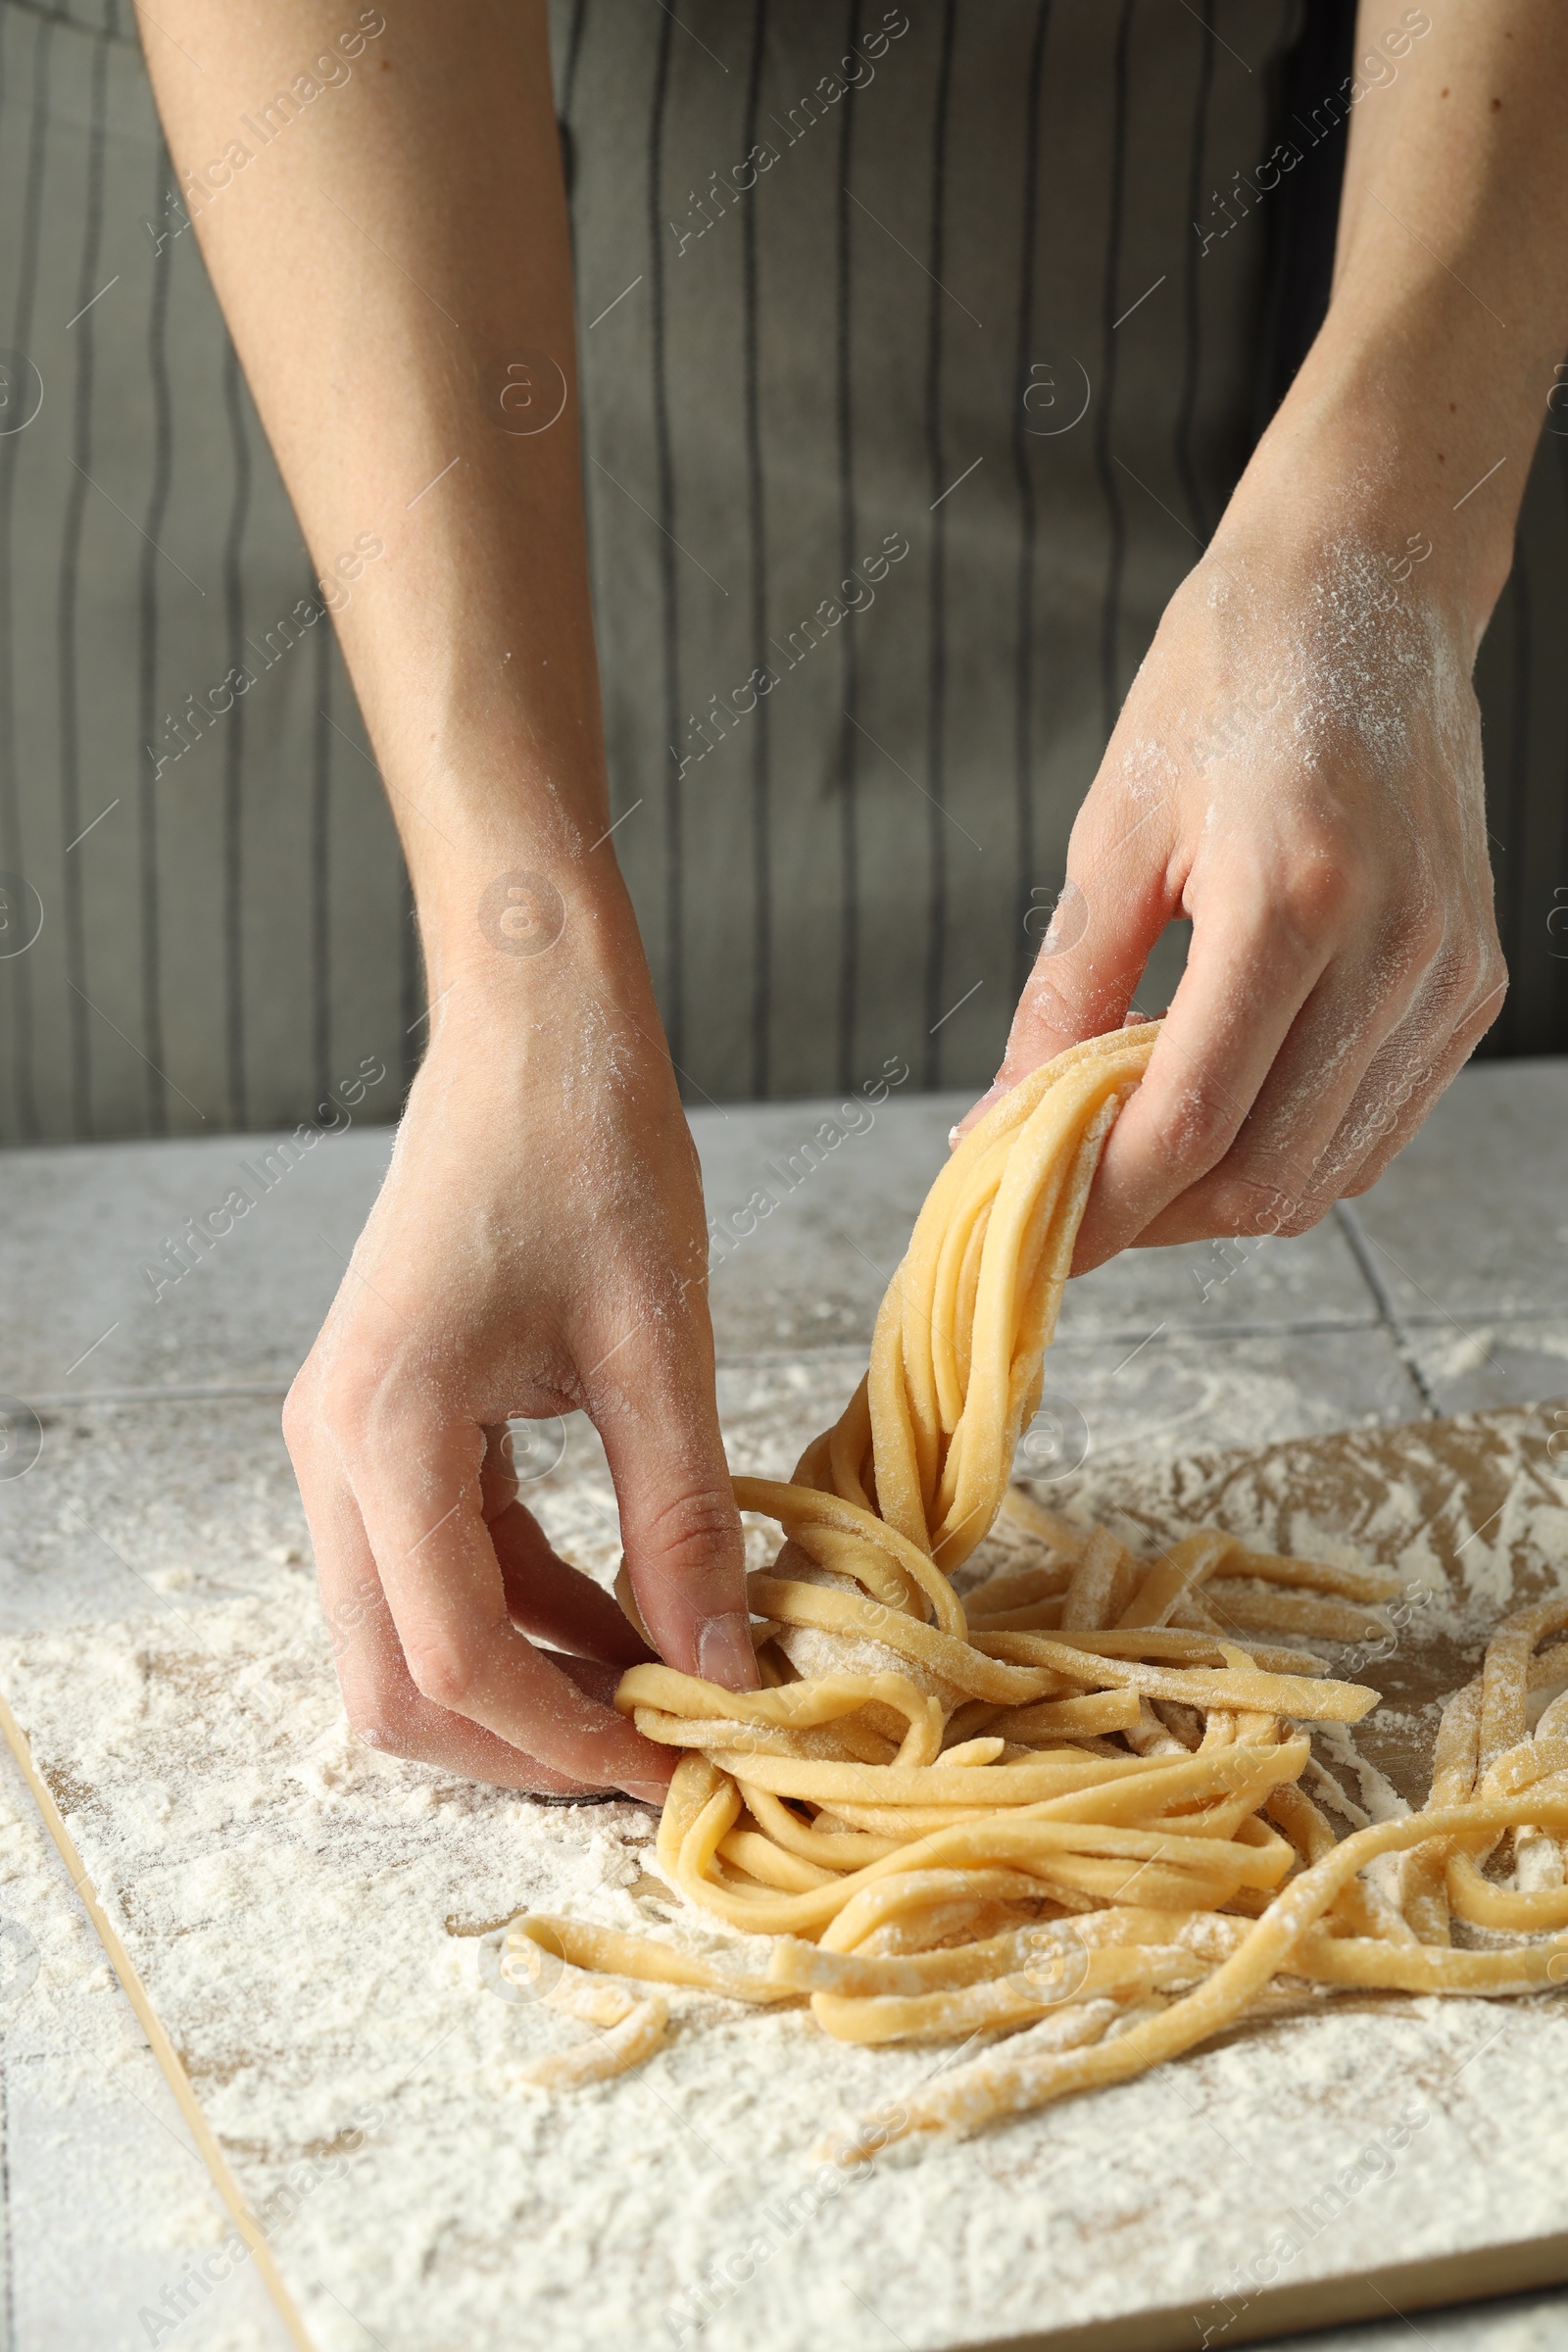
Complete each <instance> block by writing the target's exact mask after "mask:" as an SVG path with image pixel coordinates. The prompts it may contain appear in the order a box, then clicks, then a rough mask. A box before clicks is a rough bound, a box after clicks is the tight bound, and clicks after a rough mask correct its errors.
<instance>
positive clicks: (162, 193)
mask: <svg viewBox="0 0 1568 2352" xmlns="http://www.w3.org/2000/svg"><path fill="white" fill-rule="evenodd" d="M154 170H155V171H156V172H157V175H158V176H157V184H156V187H155V189H154V192H153V202H152V213H151V218H152V219H153V220H155V221H156V220H159V219H161V218H162V217H163V207H164V203H165V200H166V197H167V194H168V190H169V187H170V184H171V182H172V177H173V167H172V163H171V161H170V158H169V153H168V150H167V149H166V148H165V147H164V146H163V145H162V144H160V146H159V149H158V153H157V155H156V157H155V158H154ZM155 245H156V249H155V251H154V254H153V274H152V288H151V293H150V296H149V300H148V306H147V370H148V374H149V376H150V378H151V381H152V394H153V466H152V482H151V485H150V488H149V491H148V496H147V514H146V517H145V519H144V521H143V523H142V543H141V558H140V573H139V577H138V581H137V607H138V613H139V622H138V646H137V701H138V706H139V710H138V716H139V723H140V733H141V741H140V745H139V747H138V751H137V761H136V775H137V793H136V834H137V845H138V868H139V872H138V880H139V895H140V901H141V1032H142V1050H143V1052H144V1053H145V1054H146V1056H147V1067H146V1072H145V1084H146V1088H147V1131H148V1133H149V1134H150V1135H167V1134H168V1133H169V1088H168V1082H167V1081H166V1079H165V1077H164V1074H163V1073H164V1001H163V938H162V922H163V907H162V891H161V887H160V883H161V874H160V859H159V840H158V761H157V760H156V758H155V756H154V751H155V742H156V738H157V734H158V654H159V626H158V624H159V606H158V588H159V581H158V574H157V571H156V570H155V568H154V566H155V564H156V563H157V560H158V549H157V544H156V543H157V542H158V541H159V540H160V539H161V538H162V536H163V528H164V513H165V509H166V508H167V507H168V504H169V494H170V489H171V486H172V482H173V478H174V406H173V394H172V387H171V385H170V380H169V349H168V336H169V289H170V271H171V270H172V256H173V245H172V239H171V238H169V237H167V236H166V237H165V238H164V239H163V241H162V243H161V244H156V241H155Z"/></svg>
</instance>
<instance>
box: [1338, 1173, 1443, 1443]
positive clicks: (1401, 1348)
mask: <svg viewBox="0 0 1568 2352" xmlns="http://www.w3.org/2000/svg"><path fill="white" fill-rule="evenodd" d="M1334 1219H1335V1223H1336V1224H1337V1225H1338V1226H1339V1228H1340V1231H1341V1232H1342V1233H1343V1234H1344V1236H1345V1239H1346V1242H1347V1244H1348V1248H1349V1251H1350V1255H1351V1256H1352V1257H1353V1258H1354V1260H1355V1263H1356V1270H1357V1272H1358V1273H1359V1274H1360V1277H1361V1279H1362V1281H1363V1282H1364V1283H1365V1284H1366V1287H1367V1289H1368V1290H1369V1291H1370V1292H1371V1294H1372V1297H1373V1299H1374V1301H1375V1303H1376V1305H1377V1310H1378V1321H1379V1322H1380V1323H1381V1324H1382V1325H1383V1326H1384V1328H1385V1330H1386V1331H1387V1332H1388V1334H1389V1337H1390V1339H1392V1340H1393V1342H1394V1345H1395V1348H1397V1351H1398V1357H1399V1361H1400V1363H1401V1364H1402V1365H1403V1366H1404V1369H1405V1373H1406V1376H1407V1378H1408V1379H1409V1382H1410V1385H1411V1387H1412V1388H1413V1389H1414V1390H1415V1393H1416V1395H1417V1397H1419V1398H1420V1400H1421V1404H1422V1408H1423V1410H1424V1411H1425V1412H1426V1413H1427V1414H1428V1415H1429V1416H1430V1417H1431V1418H1432V1419H1433V1420H1436V1419H1437V1418H1438V1417H1439V1416H1440V1414H1441V1413H1442V1411H1443V1407H1442V1405H1441V1404H1440V1403H1439V1402H1438V1399H1437V1397H1436V1395H1435V1394H1434V1392H1433V1390H1432V1388H1431V1386H1430V1384H1429V1382H1428V1380H1427V1376H1426V1374H1425V1372H1424V1371H1423V1370H1422V1368H1421V1361H1420V1358H1419V1357H1418V1356H1417V1354H1416V1351H1415V1343H1414V1341H1413V1340H1412V1339H1411V1337H1410V1334H1409V1333H1408V1332H1407V1331H1406V1330H1405V1327H1404V1324H1403V1321H1402V1319H1401V1318H1400V1315H1399V1310H1398V1308H1397V1306H1396V1305H1395V1303H1394V1294H1393V1292H1392V1291H1391V1290H1390V1289H1389V1286H1388V1284H1387V1283H1386V1282H1385V1281H1384V1279H1383V1276H1382V1273H1381V1272H1380V1271H1379V1268H1378V1265H1377V1263H1376V1260H1375V1259H1374V1258H1373V1255H1372V1250H1371V1247H1370V1245H1369V1243H1368V1241H1367V1237H1366V1234H1365V1232H1364V1231H1363V1230H1362V1226H1361V1220H1360V1218H1359V1217H1358V1216H1357V1215H1356V1213H1355V1211H1354V1209H1353V1208H1352V1207H1351V1206H1350V1203H1349V1202H1348V1201H1335V1203H1334Z"/></svg>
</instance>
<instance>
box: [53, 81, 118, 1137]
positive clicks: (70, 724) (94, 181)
mask: <svg viewBox="0 0 1568 2352" xmlns="http://www.w3.org/2000/svg"><path fill="white" fill-rule="evenodd" d="M108 74H109V48H108V43H107V40H106V39H105V38H104V36H103V35H101V34H100V35H99V36H98V37H97V38H96V39H95V40H94V42H93V55H92V72H91V85H90V86H91V96H90V97H89V99H88V102H87V183H86V188H85V191H84V200H83V205H82V227H81V264H80V268H79V269H78V270H77V272H76V291H75V296H74V308H75V311H76V313H77V317H76V321H75V328H74V329H73V332H77V342H76V351H75V361H76V382H75V398H74V400H73V404H72V419H71V440H72V468H71V478H70V481H69V483H68V484H67V488H66V517H65V530H64V533H63V536H62V541H61V549H60V585H59V598H58V609H57V631H58V645H59V662H60V677H59V686H60V818H61V834H60V839H61V842H62V844H64V843H66V842H74V841H75V840H76V837H77V835H78V834H79V833H80V831H81V714H80V711H79V710H78V708H77V700H76V696H77V673H76V588H77V581H78V578H79V575H80V568H81V537H82V530H83V527H84V524H85V521H86V508H87V481H88V476H89V475H90V473H91V472H92V395H93V356H94V349H93V328H94V326H95V324H96V321H95V319H94V318H93V314H92V311H91V309H90V308H89V307H88V305H89V304H90V301H91V296H92V292H93V289H94V287H95V285H96V283H97V276H98V256H99V254H100V253H101V252H102V250H103V220H104V129H105V125H104V98H105V92H106V89H107V86H108ZM78 330H79V331H78ZM61 862H62V867H63V872H62V875H61V897H62V901H63V918H64V929H65V935H66V937H65V946H66V979H67V982H68V985H69V987H70V990H71V1002H70V1005H68V1007H67V1020H68V1022H69V1024H70V1027H69V1034H70V1039H71V1122H72V1131H73V1134H74V1135H75V1137H76V1138H77V1140H78V1142H81V1143H86V1142H88V1141H90V1139H91V1136H92V1132H93V1123H92V1040H91V1036H90V1033H89V1030H88V1025H87V1022H88V1005H87V957H86V938H85V925H84V919H83V898H82V874H83V871H84V862H85V861H84V860H83V859H82V858H78V857H76V856H75V855H74V854H72V855H70V856H66V857H63V858H62V860H61Z"/></svg>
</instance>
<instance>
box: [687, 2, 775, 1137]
mask: <svg viewBox="0 0 1568 2352" xmlns="http://www.w3.org/2000/svg"><path fill="white" fill-rule="evenodd" d="M766 44H767V0H756V5H755V9H754V12H753V18H752V59H751V66H750V68H749V70H748V73H747V82H746V127H745V129H744V130H743V131H742V133H741V153H742V154H743V155H750V154H751V152H752V150H753V148H754V147H755V146H756V144H757V122H758V116H759V113H760V109H761V103H762V60H763V56H764V54H765V51H766ZM741 283H742V301H743V305H744V316H743V319H742V330H741V331H742V350H743V371H744V399H745V404H746V512H747V526H748V531H749V535H750V540H751V557H752V612H751V624H752V662H753V666H754V667H756V666H757V665H758V664H759V663H765V662H766V661H767V506H766V498H765V489H764V476H763V472H762V388H761V361H760V348H759V345H760V310H761V304H760V282H759V270H758V254H757V206H756V204H755V202H754V203H752V204H748V205H747V206H746V207H745V208H744V210H743V211H742V214H741ZM754 717H755V720H756V723H755V725H754V726H753V728H752V1079H751V1091H752V1093H753V1095H754V1096H757V1097H759V1098H760V1097H761V1096H764V1095H765V1094H766V1093H767V1088H768V1075H769V1052H768V1048H769V1043H770V1037H771V1028H772V993H773V925H772V914H773V906H772V895H773V894H772V875H771V872H770V864H769V860H770V856H771V850H772V841H771V835H770V826H771V816H772V809H771V800H772V737H771V735H770V732H769V728H768V698H767V696H766V695H759V696H758V698H757V709H756V711H755V713H754ZM670 740H671V742H672V743H673V742H674V741H675V740H676V739H675V737H674V736H673V735H672V736H671V738H670Z"/></svg>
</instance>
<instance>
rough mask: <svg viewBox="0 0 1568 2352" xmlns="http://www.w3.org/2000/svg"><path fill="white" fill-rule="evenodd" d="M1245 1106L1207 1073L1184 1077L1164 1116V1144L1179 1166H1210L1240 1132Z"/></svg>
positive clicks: (1197, 1167) (1198, 1167) (1199, 1167)
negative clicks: (1236, 1100) (1185, 1078)
mask: <svg viewBox="0 0 1568 2352" xmlns="http://www.w3.org/2000/svg"><path fill="white" fill-rule="evenodd" d="M1244 1115H1245V1111H1244V1106H1243V1105H1242V1104H1241V1103H1237V1102H1235V1101H1234V1100H1233V1099H1232V1097H1231V1096H1230V1095H1229V1094H1227V1093H1226V1091H1225V1090H1224V1088H1223V1087H1221V1086H1219V1085H1218V1084H1216V1082H1215V1081H1214V1079H1213V1078H1211V1077H1209V1076H1208V1075H1207V1074H1205V1073H1202V1072H1199V1073H1196V1074H1195V1075H1193V1076H1192V1077H1190V1078H1188V1079H1187V1080H1185V1081H1184V1083H1183V1084H1182V1086H1181V1088H1180V1089H1179V1091H1178V1092H1177V1093H1176V1094H1175V1096H1174V1097H1173V1099H1172V1101H1171V1104H1170V1107H1169V1111H1168V1113H1167V1116H1166V1120H1165V1144H1166V1148H1167V1151H1168V1152H1169V1154H1170V1157H1171V1159H1172V1161H1173V1162H1174V1164H1175V1165H1176V1166H1177V1167H1178V1168H1179V1169H1197V1170H1201V1169H1204V1168H1211V1167H1212V1166H1213V1165H1214V1163H1215V1161H1216V1160H1217V1159H1218V1158H1219V1157H1220V1156H1221V1154H1222V1153H1223V1152H1226V1151H1227V1150H1228V1149H1229V1148H1230V1145H1231V1144H1232V1143H1233V1142H1234V1140H1235V1138H1236V1136H1237V1134H1238V1133H1239V1132H1240V1129H1241V1124H1242V1119H1243V1117H1244Z"/></svg>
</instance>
